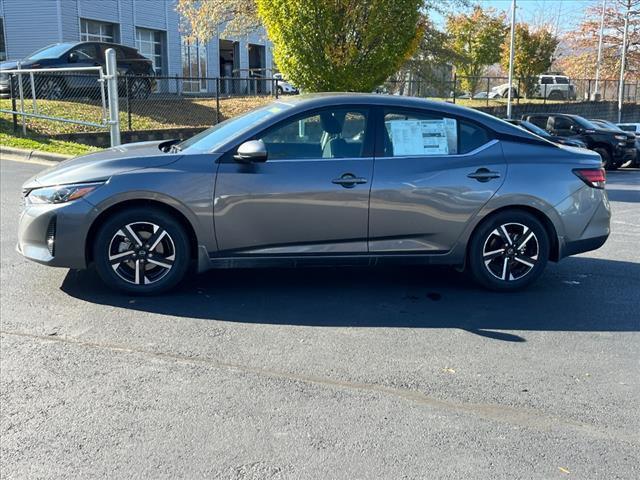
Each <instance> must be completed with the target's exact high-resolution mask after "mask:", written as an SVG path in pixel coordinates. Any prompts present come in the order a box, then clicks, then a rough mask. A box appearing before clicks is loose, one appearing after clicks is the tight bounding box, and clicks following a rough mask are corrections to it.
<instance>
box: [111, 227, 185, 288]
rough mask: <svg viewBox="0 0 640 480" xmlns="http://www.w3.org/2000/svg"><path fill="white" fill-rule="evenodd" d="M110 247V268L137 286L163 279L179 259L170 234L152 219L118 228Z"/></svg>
mask: <svg viewBox="0 0 640 480" xmlns="http://www.w3.org/2000/svg"><path fill="white" fill-rule="evenodd" d="M108 249H109V251H108V255H109V256H108V258H109V263H110V264H111V268H113V270H114V272H115V273H116V274H117V275H118V276H119V277H120V278H121V279H122V280H124V281H125V282H128V283H132V284H135V285H150V284H153V283H156V282H158V281H160V280H161V279H163V278H164V277H165V276H166V275H167V274H168V273H169V272H170V271H171V269H172V268H173V266H174V263H175V260H176V248H175V244H174V242H173V239H172V238H171V236H170V235H169V233H168V232H167V231H166V230H165V229H163V228H161V227H160V226H158V225H156V224H155V223H150V222H135V223H129V224H127V225H125V226H123V227H122V228H120V229H118V231H117V232H116V233H115V235H113V237H112V239H111V241H110V242H109V247H108Z"/></svg>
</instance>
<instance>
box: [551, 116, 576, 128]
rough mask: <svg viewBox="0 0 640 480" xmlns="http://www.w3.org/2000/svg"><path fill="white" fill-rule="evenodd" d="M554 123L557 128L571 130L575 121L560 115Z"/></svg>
mask: <svg viewBox="0 0 640 480" xmlns="http://www.w3.org/2000/svg"><path fill="white" fill-rule="evenodd" d="M553 125H554V127H555V129H556V130H569V129H571V126H572V125H573V122H572V121H571V120H569V119H568V118H563V117H558V118H556V121H555V122H554V124H553Z"/></svg>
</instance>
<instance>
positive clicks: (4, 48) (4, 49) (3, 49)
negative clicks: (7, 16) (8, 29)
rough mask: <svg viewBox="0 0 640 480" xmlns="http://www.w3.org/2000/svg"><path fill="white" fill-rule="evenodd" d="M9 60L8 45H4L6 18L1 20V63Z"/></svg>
mask: <svg viewBox="0 0 640 480" xmlns="http://www.w3.org/2000/svg"><path fill="white" fill-rule="evenodd" d="M6 59H7V45H6V44H5V43H4V18H0V62H4V61H5V60H6Z"/></svg>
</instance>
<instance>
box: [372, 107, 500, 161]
mask: <svg viewBox="0 0 640 480" xmlns="http://www.w3.org/2000/svg"><path fill="white" fill-rule="evenodd" d="M489 140H490V136H489V134H488V132H487V131H486V130H485V129H484V128H482V127H480V126H477V125H474V124H472V123H469V122H465V121H461V120H458V119H456V118H450V117H446V116H441V115H436V114H433V115H432V114H426V113H424V114H423V113H417V112H402V111H394V110H386V111H385V116H384V131H383V155H384V156H385V157H406V156H412V157H413V156H424V157H430V156H442V155H457V154H463V153H469V152H471V151H473V150H475V149H476V148H479V147H481V146H482V145H484V144H486V143H487V142H488V141H489Z"/></svg>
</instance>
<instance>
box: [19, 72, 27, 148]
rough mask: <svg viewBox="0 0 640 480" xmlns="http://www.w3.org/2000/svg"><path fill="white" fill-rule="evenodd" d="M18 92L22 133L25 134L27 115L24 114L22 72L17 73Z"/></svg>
mask: <svg viewBox="0 0 640 480" xmlns="http://www.w3.org/2000/svg"><path fill="white" fill-rule="evenodd" d="M18 92H20V111H21V112H22V135H24V136H25V137H26V136H27V117H26V116H25V114H24V88H23V86H22V74H21V73H19V74H18Z"/></svg>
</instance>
